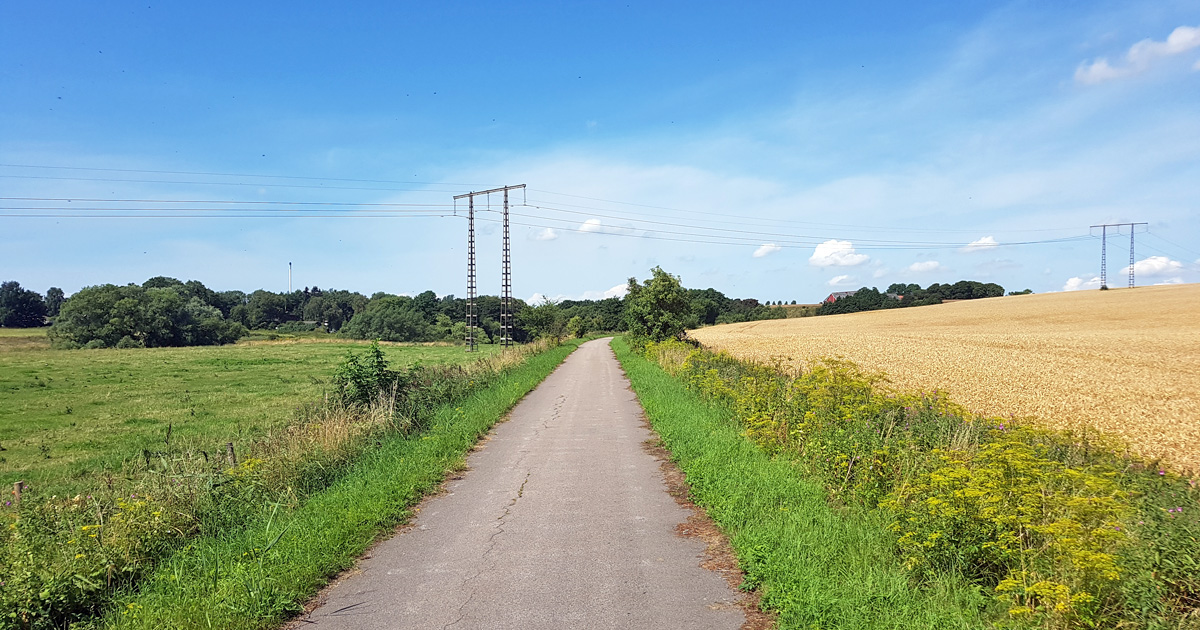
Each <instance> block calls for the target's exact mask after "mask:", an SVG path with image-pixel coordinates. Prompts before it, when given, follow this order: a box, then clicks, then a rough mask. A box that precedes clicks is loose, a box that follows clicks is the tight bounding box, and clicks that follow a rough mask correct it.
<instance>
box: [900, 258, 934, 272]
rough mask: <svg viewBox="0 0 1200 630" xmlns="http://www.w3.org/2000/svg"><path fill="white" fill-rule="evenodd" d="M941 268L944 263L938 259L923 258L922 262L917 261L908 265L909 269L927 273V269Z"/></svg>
mask: <svg viewBox="0 0 1200 630" xmlns="http://www.w3.org/2000/svg"><path fill="white" fill-rule="evenodd" d="M941 268H942V263H940V262H938V261H936V260H923V261H921V262H915V263H913V264H911V265H909V266H908V270H909V271H915V272H917V273H925V272H927V271H937V270H938V269H941Z"/></svg>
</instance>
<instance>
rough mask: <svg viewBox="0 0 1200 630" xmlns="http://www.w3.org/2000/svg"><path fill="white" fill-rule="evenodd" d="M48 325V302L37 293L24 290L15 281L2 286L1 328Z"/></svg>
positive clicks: (0, 290) (0, 304) (0, 294)
mask: <svg viewBox="0 0 1200 630" xmlns="http://www.w3.org/2000/svg"><path fill="white" fill-rule="evenodd" d="M45 325H46V302H45V301H44V300H42V295H41V294H40V293H38V292H37V291H30V290H29V289H22V288H21V284H20V283H19V282H16V281H15V280H13V281H9V282H5V283H3V284H0V326H5V327H9V328H33V327H35V326H45Z"/></svg>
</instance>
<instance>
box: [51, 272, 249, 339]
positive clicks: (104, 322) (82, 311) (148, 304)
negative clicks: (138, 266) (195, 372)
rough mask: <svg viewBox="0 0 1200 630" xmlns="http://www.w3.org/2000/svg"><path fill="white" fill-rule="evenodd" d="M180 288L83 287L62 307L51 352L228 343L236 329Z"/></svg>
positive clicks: (237, 332)
mask: <svg viewBox="0 0 1200 630" xmlns="http://www.w3.org/2000/svg"><path fill="white" fill-rule="evenodd" d="M186 293H187V291H186V289H185V288H183V285H182V283H180V284H178V285H169V284H168V285H165V286H157V287H151V288H149V289H146V288H143V287H140V286H138V285H136V284H130V285H126V286H123V287H118V286H116V285H112V284H104V285H99V286H94V287H84V288H83V289H81V290H80V291H79V292H78V293H76V294H75V295H72V296H71V298H70V299H69V300H67V301H66V302H64V303H63V305H62V309H61V310H60V311H59V314H58V317H57V318H55V320H54V325H53V326H51V327H50V333H49V336H50V340H51V343H53V344H54V345H55V346H56V347H68V348H71V347H81V346H86V347H101V348H112V347H122V348H141V347H147V348H154V347H162V346H197V345H215V344H224V343H233V342H234V341H237V340H238V339H239V338H241V337H242V336H244V335H245V334H246V329H245V327H243V326H242V325H241V324H238V323H236V322H233V321H230V320H227V319H225V318H223V317H221V311H220V309H218V308H216V307H214V306H211V305H209V304H206V303H205V302H204V301H203V300H202V299H200V298H199V297H194V296H193V297H185V294H186Z"/></svg>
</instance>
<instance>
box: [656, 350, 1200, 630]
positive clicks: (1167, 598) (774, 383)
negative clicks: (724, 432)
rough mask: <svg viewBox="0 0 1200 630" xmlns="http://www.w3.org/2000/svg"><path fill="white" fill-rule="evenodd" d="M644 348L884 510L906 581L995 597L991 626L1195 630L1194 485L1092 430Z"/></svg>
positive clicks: (804, 465)
mask: <svg viewBox="0 0 1200 630" xmlns="http://www.w3.org/2000/svg"><path fill="white" fill-rule="evenodd" d="M645 354H646V356H647V358H649V359H651V360H653V361H655V362H657V363H658V364H659V365H661V366H663V367H664V369H666V370H667V371H668V372H669V373H671V374H673V375H674V376H676V377H677V378H679V379H681V380H683V381H684V382H685V383H686V384H687V385H688V386H689V387H690V388H692V389H693V390H694V391H697V392H699V393H701V394H702V395H704V396H705V397H708V398H709V399H711V400H713V401H716V402H719V403H721V404H724V405H727V406H728V407H729V408H730V409H731V410H732V411H733V412H734V414H735V417H736V418H737V420H738V422H740V423H741V425H742V427H743V428H744V435H745V436H746V437H747V438H749V439H751V440H753V441H754V442H755V443H756V444H758V445H759V446H760V447H761V448H763V449H764V450H766V451H768V452H770V453H773V454H777V455H779V456H782V457H788V458H792V459H794V460H795V461H796V463H797V464H798V465H799V468H800V470H801V471H802V473H801V474H805V475H807V476H810V477H814V478H817V479H819V480H820V481H821V482H822V483H823V485H824V486H825V488H826V491H827V493H828V496H829V499H830V500H831V501H833V502H835V503H837V504H842V505H846V506H852V507H856V508H863V509H867V510H876V511H881V512H883V513H885V514H887V515H888V516H889V518H888V519H887V520H888V521H889V522H890V523H891V529H892V530H893V531H894V533H895V541H896V548H895V549H896V553H897V554H899V556H900V557H901V558H902V559H903V561H904V563H905V566H907V567H908V568H909V569H910V571H911V572H912V575H913V578H914V580H916V581H917V583H921V582H922V581H926V580H929V579H936V576H937V575H939V574H945V573H947V572H953V573H957V574H960V575H963V576H965V577H966V578H968V579H970V580H971V581H972V582H973V583H975V584H977V585H979V586H980V587H981V588H984V589H986V590H987V591H989V592H991V593H992V595H993V596H994V597H995V598H997V599H999V600H1001V601H1002V602H1004V603H1006V604H1007V606H1006V608H1007V610H1008V617H1007V618H1006V619H1003V620H997V623H998V624H999V625H1011V626H1014V627H1045V628H1093V627H1124V626H1129V627H1144V628H1177V629H1178V628H1200V542H1197V541H1200V491H1198V489H1197V487H1196V483H1195V481H1194V480H1188V479H1185V478H1182V477H1180V476H1178V475H1176V474H1174V473H1171V472H1169V471H1167V470H1163V469H1160V468H1159V467H1158V465H1157V464H1156V463H1154V462H1144V461H1140V460H1137V459H1135V458H1133V457H1130V456H1128V455H1127V454H1125V453H1124V451H1123V449H1121V448H1120V446H1119V445H1118V444H1116V443H1115V442H1113V441H1111V440H1107V439H1104V438H1102V437H1101V436H1098V435H1096V434H1094V433H1083V434H1077V433H1071V432H1066V431H1050V430H1045V429H1039V428H1034V427H1032V426H1028V425H1026V424H1018V423H1014V422H1013V421H1012V420H1005V419H1000V418H981V417H976V416H973V415H971V414H969V413H967V412H966V410H965V409H963V408H962V407H960V406H958V405H956V404H954V403H953V402H952V401H950V400H949V399H947V397H946V396H945V395H943V394H941V393H939V392H922V393H916V394H912V393H897V392H892V391H889V389H888V388H887V387H886V385H885V380H884V378H883V376H882V375H877V374H868V373H865V372H863V371H861V370H860V369H858V368H857V367H856V366H854V365H853V364H851V363H848V362H844V361H833V360H828V361H823V362H820V363H817V364H816V365H813V366H811V367H810V368H809V369H808V370H806V371H803V372H801V373H796V374H790V373H786V372H785V371H784V370H782V369H781V368H780V367H779V366H767V365H761V364H754V363H748V362H744V361H740V360H737V359H734V358H732V357H731V356H729V355H727V354H724V353H720V354H714V353H711V352H707V351H703V350H698V349H696V348H694V347H693V346H690V345H688V344H686V343H682V342H671V341H668V342H664V343H659V344H655V343H651V344H648V345H647V346H646V348H645Z"/></svg>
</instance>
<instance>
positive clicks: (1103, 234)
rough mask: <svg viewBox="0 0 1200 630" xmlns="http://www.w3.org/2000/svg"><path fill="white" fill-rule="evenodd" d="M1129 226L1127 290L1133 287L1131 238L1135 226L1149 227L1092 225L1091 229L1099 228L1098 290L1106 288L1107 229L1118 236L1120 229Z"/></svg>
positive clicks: (1130, 224) (1133, 224) (1140, 223)
mask: <svg viewBox="0 0 1200 630" xmlns="http://www.w3.org/2000/svg"><path fill="white" fill-rule="evenodd" d="M1127 225H1128V226H1129V288H1130V289H1132V288H1133V287H1134V283H1133V267H1134V265H1135V264H1136V261H1135V259H1134V257H1133V236H1134V234H1137V226H1139V225H1149V224H1148V223H1145V222H1139V223H1105V224H1103V225H1093V226H1091V228H1092V229H1095V228H1100V288H1101V289H1107V288H1108V228H1110V227H1115V228H1117V233H1118V234H1120V232H1121V228H1123V227H1125V226H1127Z"/></svg>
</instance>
